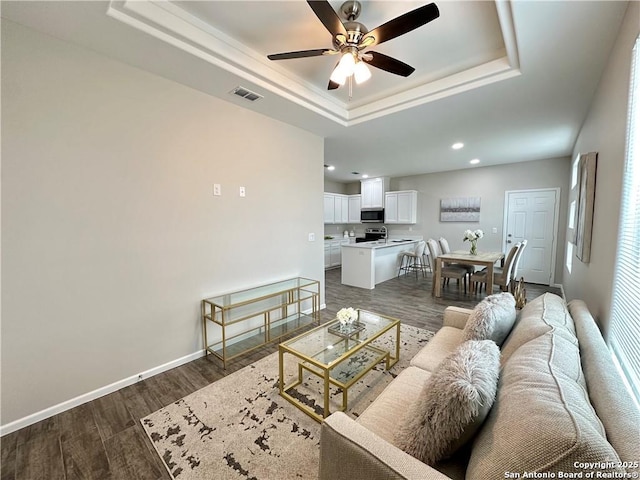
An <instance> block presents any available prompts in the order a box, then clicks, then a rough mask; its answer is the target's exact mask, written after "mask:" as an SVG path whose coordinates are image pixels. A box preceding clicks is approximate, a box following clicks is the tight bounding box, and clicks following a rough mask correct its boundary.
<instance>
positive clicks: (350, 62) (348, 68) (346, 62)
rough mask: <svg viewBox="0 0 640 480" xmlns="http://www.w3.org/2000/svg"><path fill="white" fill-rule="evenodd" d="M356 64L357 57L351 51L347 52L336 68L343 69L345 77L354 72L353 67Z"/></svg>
mask: <svg viewBox="0 0 640 480" xmlns="http://www.w3.org/2000/svg"><path fill="white" fill-rule="evenodd" d="M355 65H356V59H355V57H354V56H353V53H351V52H345V53H344V54H343V55H342V58H341V59H340V63H338V66H337V67H336V69H339V70H341V71H342V72H343V73H344V76H345V77H348V76H349V75H352V74H353V68H354V67H355Z"/></svg>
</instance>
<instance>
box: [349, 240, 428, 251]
mask: <svg viewBox="0 0 640 480" xmlns="http://www.w3.org/2000/svg"><path fill="white" fill-rule="evenodd" d="M419 241H420V240H406V239H397V240H393V239H392V240H387V241H385V240H377V241H374V242H361V243H349V244H345V245H342V247H343V248H368V249H377V248H388V247H397V246H399V245H409V244H411V243H418V242H419Z"/></svg>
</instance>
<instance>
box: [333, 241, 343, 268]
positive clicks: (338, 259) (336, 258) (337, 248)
mask: <svg viewBox="0 0 640 480" xmlns="http://www.w3.org/2000/svg"><path fill="white" fill-rule="evenodd" d="M340 265H342V242H331V266H332V267H339V266H340Z"/></svg>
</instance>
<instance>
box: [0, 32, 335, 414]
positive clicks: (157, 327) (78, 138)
mask: <svg viewBox="0 0 640 480" xmlns="http://www.w3.org/2000/svg"><path fill="white" fill-rule="evenodd" d="M323 156H324V152H323V139H322V138H320V137H317V136H314V135H312V134H310V133H308V132H306V131H303V130H300V129H297V128H294V127H292V126H289V125H286V124H283V123H280V122H277V121H274V120H271V119H269V118H267V117H264V116H261V115H258V114H256V113H254V112H251V111H249V110H245V109H241V108H238V107H237V106H234V105H232V104H230V103H227V102H224V101H221V100H218V99H215V98H212V97H208V96H207V95H204V94H202V93H200V92H198V91H195V90H192V89H189V88H186V87H184V86H181V85H178V84H175V83H173V82H170V81H167V80H165V79H162V78H160V77H156V76H154V75H151V74H148V73H146V72H143V71H141V70H138V69H135V68H132V67H129V66H127V65H124V64H122V63H119V62H115V61H112V60H110V59H108V58H106V57H103V56H101V55H98V54H95V53H93V52H91V51H89V50H85V49H82V48H78V47H76V46H73V45H71V44H68V43H65V42H62V41H58V40H56V39H53V38H50V37H47V36H44V35H42V34H40V33H37V32H34V31H32V30H29V29H26V28H24V27H21V26H18V25H16V24H13V23H10V22H6V21H3V23H2V162H3V164H2V237H3V238H2V300H3V302H2V372H1V373H2V397H1V400H2V404H1V412H2V418H1V423H2V424H3V425H6V424H8V423H10V422H12V421H15V420H18V419H22V418H23V417H25V416H28V415H30V414H34V413H35V412H40V411H42V410H43V409H47V408H48V407H51V406H54V405H57V404H59V403H60V402H64V401H66V400H69V399H72V398H74V397H76V396H79V395H82V394H84V393H86V392H90V391H93V390H95V389H98V388H100V387H103V386H105V385H108V384H110V383H112V382H116V381H119V380H121V379H123V378H126V377H128V376H131V375H135V374H136V373H138V372H142V371H145V370H147V369H150V368H153V367H156V366H159V365H161V364H164V363H165V362H169V361H172V360H174V359H177V358H180V357H183V356H185V355H188V354H192V353H194V352H197V351H198V350H199V349H201V348H202V339H201V323H200V318H199V308H200V300H201V299H202V298H204V297H206V296H210V295H212V294H216V293H223V292H228V291H233V290H235V289H239V288H243V287H247V286H252V285H256V284H260V283H263V282H266V281H273V280H277V279H283V278H287V277H292V276H297V275H301V276H307V277H311V278H315V279H318V280H323V278H324V265H323V245H322V240H321V232H322V231H323V223H322V218H323V214H322V207H323V206H322V191H323ZM214 183H220V184H221V185H222V196H221V197H213V196H212V185H213V184H214ZM241 185H242V186H244V187H246V191H247V196H246V198H239V195H238V188H239V186H241ZM309 232H314V233H315V234H316V238H317V239H318V241H316V242H308V241H307V235H308V233H309ZM322 291H323V292H324V287H323V286H322ZM322 301H323V302H324V295H323V299H322Z"/></svg>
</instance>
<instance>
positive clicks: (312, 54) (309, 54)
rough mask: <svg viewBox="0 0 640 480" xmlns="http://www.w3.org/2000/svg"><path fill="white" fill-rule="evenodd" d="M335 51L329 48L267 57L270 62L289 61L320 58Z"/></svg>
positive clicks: (275, 54) (273, 54)
mask: <svg viewBox="0 0 640 480" xmlns="http://www.w3.org/2000/svg"><path fill="white" fill-rule="evenodd" d="M332 52H334V50H331V49H329V48H318V49H316V50H300V51H298V52H286V53H272V54H271V55H267V58H268V59H269V60H288V59H290V58H305V57H320V56H322V55H325V54H327V53H332Z"/></svg>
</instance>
